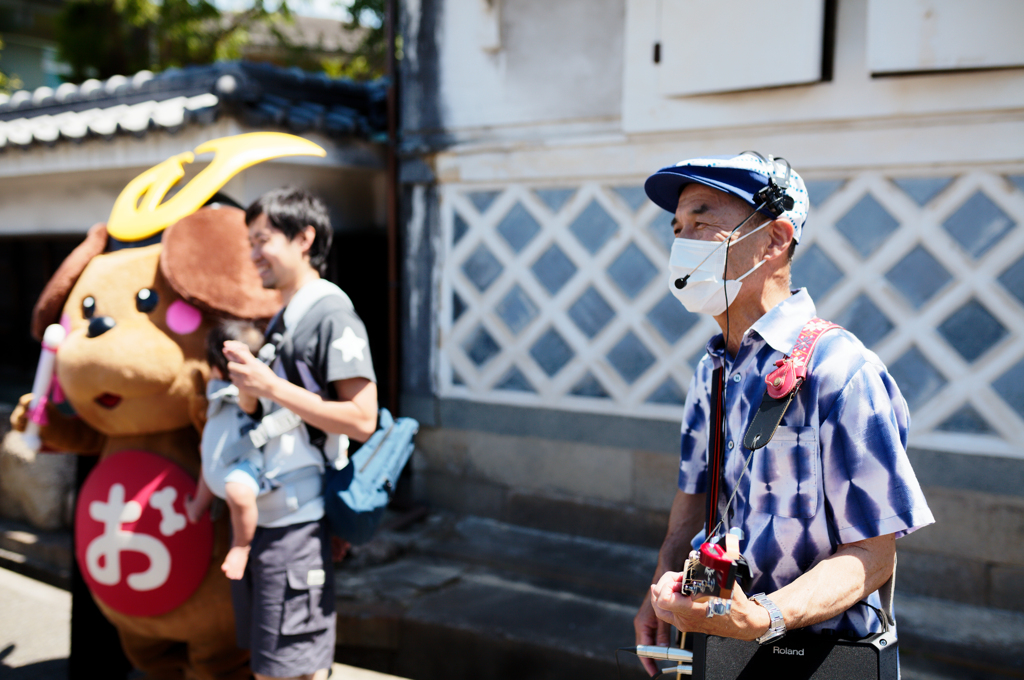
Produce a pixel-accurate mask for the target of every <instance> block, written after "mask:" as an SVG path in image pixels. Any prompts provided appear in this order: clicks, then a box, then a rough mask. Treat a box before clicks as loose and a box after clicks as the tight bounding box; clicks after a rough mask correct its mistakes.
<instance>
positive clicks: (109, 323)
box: [89, 316, 116, 338]
mask: <svg viewBox="0 0 1024 680" xmlns="http://www.w3.org/2000/svg"><path fill="white" fill-rule="evenodd" d="M115 325H116V323H115V322H114V320H113V319H112V318H110V317H109V316H97V317H95V318H94V319H93V320H92V321H90V322H89V337H90V338H95V337H97V336H99V335H103V334H104V333H106V332H107V331H109V330H110V329H111V328H113V327H114V326H115Z"/></svg>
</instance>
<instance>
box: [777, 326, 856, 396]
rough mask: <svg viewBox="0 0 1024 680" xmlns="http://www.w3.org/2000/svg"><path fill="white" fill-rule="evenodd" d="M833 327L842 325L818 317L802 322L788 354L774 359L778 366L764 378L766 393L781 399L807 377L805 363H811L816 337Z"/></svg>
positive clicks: (816, 342) (816, 341)
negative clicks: (801, 326)
mask: <svg viewBox="0 0 1024 680" xmlns="http://www.w3.org/2000/svg"><path fill="white" fill-rule="evenodd" d="M833 328H842V326H840V325H839V324H834V323H832V322H831V321H825V320H824V319H819V318H818V317H814V318H813V319H811V320H810V321H808V322H807V323H806V324H804V327H803V328H802V329H800V336H799V337H798V338H797V339H796V344H795V345H793V349H792V350H790V352H789V355H788V356H786V357H785V358H783V359H779V360H778V361H776V362H775V365H776V366H777V367H778V368H776V369H775V370H774V371H772V372H771V373H769V374H768V376H767V377H766V378H765V379H764V382H765V385H766V387H767V388H768V395H769V396H770V397H771V398H772V399H781V398H782V397H784V396H786V395H787V394H789V393H790V392H791V391H792V390H793V389H794V388H795V387H797V386H798V385H799V383H801V382H803V381H804V380H805V379H806V378H807V365H808V364H810V363H811V355H812V354H813V353H814V346H815V345H817V344H818V339H819V338H820V337H821V336H822V335H823V334H825V333H827V332H828V331H830V330H832V329H833Z"/></svg>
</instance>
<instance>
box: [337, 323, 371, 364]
mask: <svg viewBox="0 0 1024 680" xmlns="http://www.w3.org/2000/svg"><path fill="white" fill-rule="evenodd" d="M366 345H367V342H366V340H364V339H363V338H361V337H359V336H358V335H356V334H355V331H353V330H352V327H351V326H346V327H345V331H344V332H343V333H342V334H341V337H340V338H338V339H337V340H335V341H334V342H332V343H331V347H332V348H333V349H336V350H338V351H339V352H341V358H342V360H343V361H345V362H349V361H352V359H359V360H360V361H363V360H364V357H363V350H364V349H365V348H366Z"/></svg>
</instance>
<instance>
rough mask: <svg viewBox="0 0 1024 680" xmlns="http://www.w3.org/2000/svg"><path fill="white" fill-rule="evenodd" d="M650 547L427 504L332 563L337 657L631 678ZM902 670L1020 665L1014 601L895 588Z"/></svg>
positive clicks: (936, 672) (981, 678)
mask: <svg viewBox="0 0 1024 680" xmlns="http://www.w3.org/2000/svg"><path fill="white" fill-rule="evenodd" d="M656 559H657V554H656V551H654V550H651V549H648V548H642V547H637V546H631V545H625V544H618V543H608V542H604V541H597V540H592V539H585V538H579V537H575V536H569V535H566V534H558V533H553V532H545V531H540V530H535V529H526V528H523V527H517V526H513V525H507V524H503V523H501V522H497V521H494V520H488V519H482V518H478V517H461V518H460V517H452V516H446V515H441V514H435V515H433V516H432V517H430V519H429V520H428V521H427V522H425V523H423V524H421V525H419V526H417V527H414V528H411V529H409V530H407V531H405V532H383V533H382V534H381V535H380V536H379V537H378V538H377V539H375V540H374V541H373V542H372V543H371V544H369V545H367V546H364V547H362V548H357V549H355V551H354V554H353V557H352V558H351V559H350V560H348V561H346V563H344V564H343V565H342V566H341V568H340V570H339V572H338V580H337V585H338V598H339V600H338V603H339V633H338V636H339V639H338V642H339V647H338V658H339V660H341V661H346V662H348V663H353V664H354V665H359V666H365V667H369V668H375V669H377V670H381V671H386V672H390V673H394V674H397V675H401V676H403V677H409V678H413V679H415V680H433V679H435V678H442V677H444V678H451V677H474V678H500V679H505V678H509V679H511V678H517V679H518V678H524V677H528V678H564V677H576V676H577V674H582V673H587V674H588V677H598V678H616V677H622V678H642V677H645V675H644V674H643V673H642V671H641V670H640V668H639V664H638V663H637V661H636V659H635V658H634V657H632V655H628V654H624V655H622V669H621V675H620V674H619V671H618V670H617V669H616V663H615V650H616V648H618V647H623V646H630V645H632V641H633V629H632V618H633V616H634V614H635V613H636V608H637V606H638V604H639V602H640V598H641V597H642V596H643V594H644V593H645V591H646V589H647V587H648V585H649V583H650V576H651V574H652V573H653V572H654V568H655V563H656ZM896 616H897V620H898V622H899V636H900V654H901V659H902V668H903V674H904V677H905V678H907V680H953V679H956V680H963V679H967V680H998V679H1001V678H1007V677H1024V669H1022V667H1021V663H1022V661H1024V614H1018V613H1015V612H1010V611H1002V610H993V609H985V608H981V607H970V606H968V605H963V604H959V603H954V602H949V601H946V600H935V599H931V598H923V597H918V596H912V595H897V598H896Z"/></svg>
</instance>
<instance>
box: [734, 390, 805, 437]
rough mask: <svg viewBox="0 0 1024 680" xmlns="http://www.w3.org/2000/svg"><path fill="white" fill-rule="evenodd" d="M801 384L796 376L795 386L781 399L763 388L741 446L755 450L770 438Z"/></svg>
mask: <svg viewBox="0 0 1024 680" xmlns="http://www.w3.org/2000/svg"><path fill="white" fill-rule="evenodd" d="M801 384H802V379H801V378H797V384H796V386H794V388H793V389H792V390H790V391H789V394H787V395H786V396H784V397H782V398H781V399H776V398H774V397H772V396H771V395H770V394H768V390H765V392H764V396H762V397H761V404H760V405H759V406H758V407H757V412H756V413H754V417H753V419H751V421H750V427H748V428H747V433H746V434H745V435H743V446H745V447H747V448H748V449H750V450H751V451H756V450H757V449H759V448H761V447H763V446H765V445H767V444H768V442H770V441H771V440H772V437H774V436H775V431H776V430H777V429H779V423H781V422H782V416H784V415H786V411H787V410H788V409H789V405H790V404H791V403H792V402H793V397H795V396H796V393H797V392H799V391H800V385H801Z"/></svg>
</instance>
